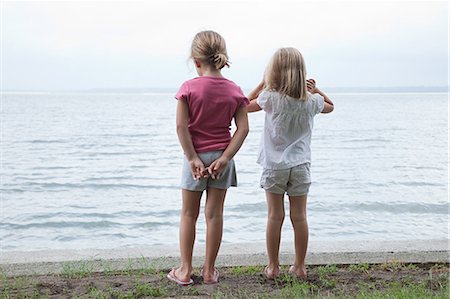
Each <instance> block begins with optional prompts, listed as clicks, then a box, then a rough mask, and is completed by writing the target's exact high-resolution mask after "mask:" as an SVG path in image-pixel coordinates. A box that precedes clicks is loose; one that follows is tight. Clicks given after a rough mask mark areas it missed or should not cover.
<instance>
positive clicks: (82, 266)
mask: <svg viewBox="0 0 450 299" xmlns="http://www.w3.org/2000/svg"><path fill="white" fill-rule="evenodd" d="M93 272H94V265H93V263H91V262H88V261H79V262H67V263H64V264H63V269H62V273H61V275H62V276H64V277H66V278H82V277H86V276H88V275H90V274H92V273H93Z"/></svg>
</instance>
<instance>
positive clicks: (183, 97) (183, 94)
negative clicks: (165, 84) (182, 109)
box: [175, 82, 189, 102]
mask: <svg viewBox="0 0 450 299" xmlns="http://www.w3.org/2000/svg"><path fill="white" fill-rule="evenodd" d="M188 96H189V85H188V83H187V82H184V83H183V84H182V85H181V87H180V89H179V90H178V92H177V94H176V95H175V99H177V100H180V101H185V102H186V101H187V100H188Z"/></svg>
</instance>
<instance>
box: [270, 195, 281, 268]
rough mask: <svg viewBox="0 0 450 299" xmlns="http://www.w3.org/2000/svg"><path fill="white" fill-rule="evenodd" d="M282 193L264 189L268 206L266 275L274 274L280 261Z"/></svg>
mask: <svg viewBox="0 0 450 299" xmlns="http://www.w3.org/2000/svg"><path fill="white" fill-rule="evenodd" d="M283 198H284V194H275V193H271V192H267V191H266V200H267V207H268V215H267V216H268V217H267V229H266V246H267V255H268V256H269V265H268V267H267V272H268V273H267V274H268V276H276V275H278V272H279V267H280V261H279V251H280V239H281V227H282V226H283V221H284V202H283Z"/></svg>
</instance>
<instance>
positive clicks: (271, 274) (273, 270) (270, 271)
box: [264, 266, 280, 280]
mask: <svg viewBox="0 0 450 299" xmlns="http://www.w3.org/2000/svg"><path fill="white" fill-rule="evenodd" d="M278 274H280V268H279V267H269V266H266V267H265V268H264V276H265V277H266V279H270V280H273V279H275V278H277V276H278Z"/></svg>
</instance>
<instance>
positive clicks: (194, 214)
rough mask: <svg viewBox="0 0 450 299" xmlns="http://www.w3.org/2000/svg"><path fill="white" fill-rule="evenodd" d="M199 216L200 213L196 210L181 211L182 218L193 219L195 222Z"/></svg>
mask: <svg viewBox="0 0 450 299" xmlns="http://www.w3.org/2000/svg"><path fill="white" fill-rule="evenodd" d="M198 214H199V211H195V210H189V209H183V210H182V211H181V217H184V218H187V219H192V220H194V221H196V220H197V218H198Z"/></svg>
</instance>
